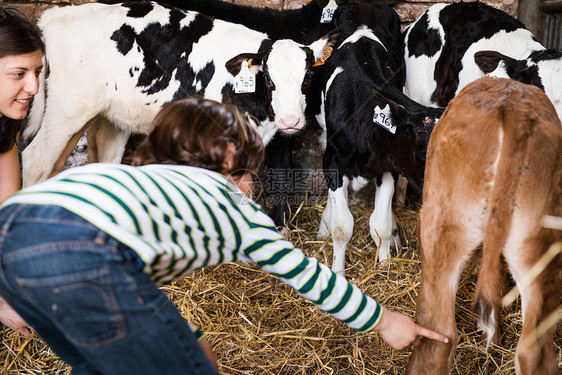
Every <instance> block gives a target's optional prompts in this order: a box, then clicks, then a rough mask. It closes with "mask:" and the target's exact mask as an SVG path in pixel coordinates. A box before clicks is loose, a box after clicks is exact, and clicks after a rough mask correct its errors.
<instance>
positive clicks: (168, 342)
mask: <svg viewBox="0 0 562 375" xmlns="http://www.w3.org/2000/svg"><path fill="white" fill-rule="evenodd" d="M0 230H1V232H0V295H1V296H2V297H4V299H5V300H6V301H7V302H8V303H9V304H10V305H11V306H12V307H13V308H14V309H15V310H16V311H17V312H18V313H19V314H20V315H21V317H22V318H23V319H24V320H25V321H26V322H27V323H28V324H29V325H30V326H31V327H33V329H34V330H35V331H36V332H37V333H38V334H39V335H40V336H41V337H42V338H43V339H44V340H45V342H46V343H47V344H48V345H49V346H50V347H51V348H52V349H53V350H54V351H55V353H57V355H58V356H59V357H60V358H62V359H63V360H64V361H65V362H67V363H68V364H69V365H70V366H72V374H112V375H113V374H115V375H123V374H135V375H142V374H150V375H155V374H158V375H160V374H173V375H179V374H217V371H216V369H215V368H214V366H213V365H212V364H211V362H210V361H209V360H208V359H207V357H206V356H205V354H204V353H203V351H202V349H201V347H200V346H199V344H198V342H197V339H196V338H195V336H194V334H193V333H192V332H191V329H190V328H189V326H188V324H187V323H186V322H185V320H184V319H183V318H182V316H181V315H180V313H179V312H178V311H177V310H176V308H175V307H174V305H173V304H172V303H171V302H170V300H169V299H168V298H167V296H166V295H165V294H164V293H163V292H162V291H160V290H159V289H158V288H157V287H156V285H155V284H154V283H153V282H152V281H151V280H150V279H149V278H148V276H147V275H146V274H145V273H143V272H142V271H141V268H142V261H140V259H138V257H137V256H136V254H135V253H134V251H132V250H131V249H129V248H128V247H127V246H125V245H123V244H121V243H120V242H118V241H117V240H115V239H114V238H112V237H110V236H108V235H107V234H106V233H105V232H103V231H101V230H99V229H98V228H96V227H95V226H93V225H92V224H90V223H89V222H87V221H86V220H84V219H82V218H81V217H79V216H77V215H75V214H74V213H72V212H70V211H68V210H65V209H63V208H60V207H56V206H41V205H12V206H8V207H6V208H5V209H3V210H1V211H0Z"/></svg>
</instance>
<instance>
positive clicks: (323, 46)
mask: <svg viewBox="0 0 562 375" xmlns="http://www.w3.org/2000/svg"><path fill="white" fill-rule="evenodd" d="M340 35H341V29H333V30H331V31H330V32H329V33H328V34H326V35H324V36H323V37H322V38H320V39H318V40H317V41H315V42H313V43H312V44H309V45H308V48H310V49H311V50H312V54H313V55H314V60H315V61H316V62H317V63H319V62H321V63H324V61H326V60H327V59H328V57H330V55H331V54H332V50H333V48H334V46H335V45H336V43H337V42H338V39H339V37H340Z"/></svg>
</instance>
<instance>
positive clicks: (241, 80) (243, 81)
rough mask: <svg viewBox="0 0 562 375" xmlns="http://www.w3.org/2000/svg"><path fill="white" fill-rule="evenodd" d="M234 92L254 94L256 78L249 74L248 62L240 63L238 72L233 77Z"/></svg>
mask: <svg viewBox="0 0 562 375" xmlns="http://www.w3.org/2000/svg"><path fill="white" fill-rule="evenodd" d="M234 92H235V93H237V94H247V93H253V92H256V77H255V76H254V73H252V72H250V68H249V64H248V61H247V60H246V61H242V68H241V69H240V72H239V73H238V74H237V75H236V76H235V77H234Z"/></svg>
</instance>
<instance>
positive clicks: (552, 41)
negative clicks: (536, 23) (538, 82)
mask: <svg viewBox="0 0 562 375" xmlns="http://www.w3.org/2000/svg"><path fill="white" fill-rule="evenodd" d="M561 24H562V1H561V0H547V1H545V2H544V3H543V4H542V17H541V23H540V27H539V35H538V37H539V39H540V41H541V42H542V43H543V44H544V45H545V47H546V48H555V49H558V50H560V49H562V39H561V38H560V34H562V28H561V26H560V25H561ZM561 84H562V83H561Z"/></svg>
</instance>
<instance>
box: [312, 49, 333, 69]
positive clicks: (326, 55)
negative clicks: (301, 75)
mask: <svg viewBox="0 0 562 375" xmlns="http://www.w3.org/2000/svg"><path fill="white" fill-rule="evenodd" d="M333 51H334V48H333V47H324V55H322V57H321V58H320V59H319V60H318V61H316V62H315V63H314V65H312V66H319V65H324V63H325V62H326V60H328V58H329V57H330V56H332V52H333Z"/></svg>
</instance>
